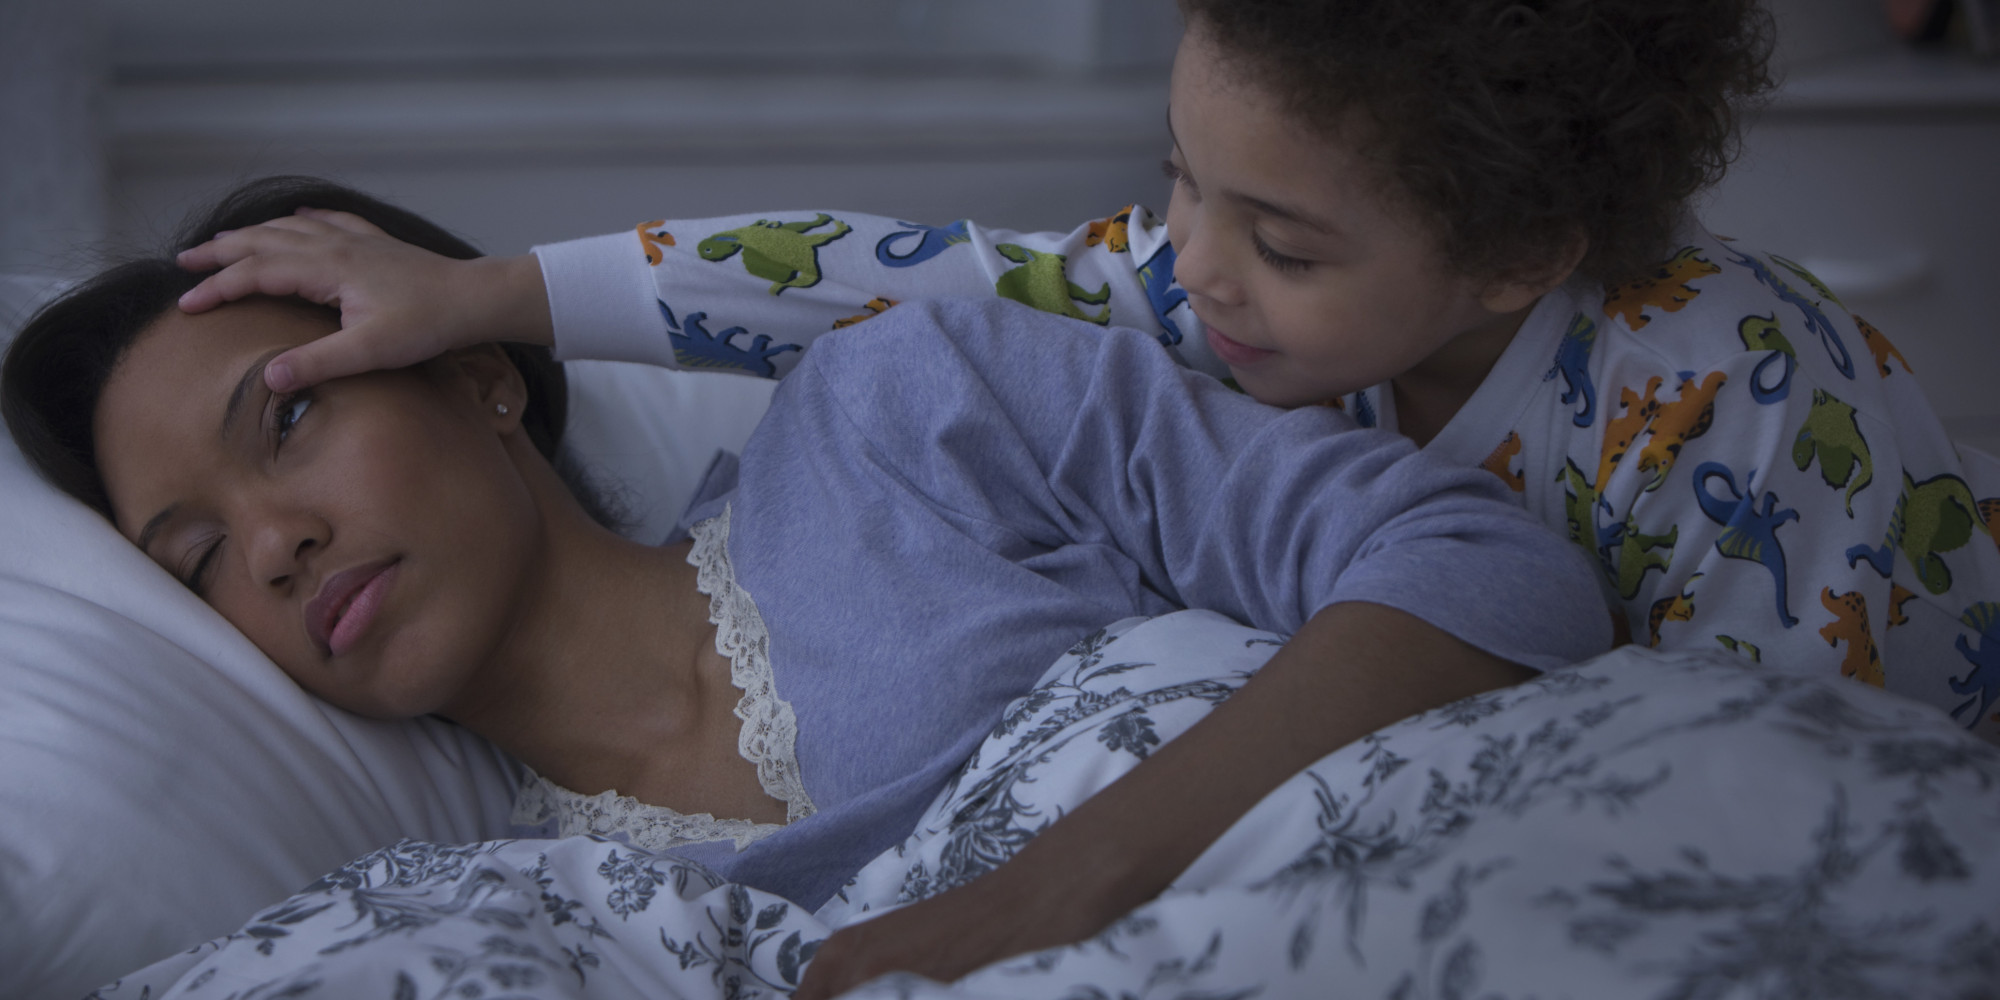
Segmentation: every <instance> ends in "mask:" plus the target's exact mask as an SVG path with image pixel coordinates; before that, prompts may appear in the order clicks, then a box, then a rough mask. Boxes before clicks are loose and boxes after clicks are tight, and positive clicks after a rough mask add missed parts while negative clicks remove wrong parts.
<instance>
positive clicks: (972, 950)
mask: <svg viewBox="0 0 2000 1000" xmlns="http://www.w3.org/2000/svg"><path fill="white" fill-rule="evenodd" d="M1532 676H1534V671H1531V670H1529V669H1528V668H1526V667H1522V666H1518V665H1516V664H1513V663H1509V662H1507V661H1505V660H1502V659H1500V658H1498V657H1495V656H1493V655H1491V654H1489V653H1486V652H1483V651H1481V650H1479V649H1477V648H1475V647H1473V646H1470V645H1468V644H1466V643H1464V642H1462V641H1460V640H1458V639H1456V638H1454V637H1452V636H1451V635H1449V634H1447V633H1446V632H1444V631H1443V630H1441V629H1438V628H1435V627H1433V626H1431V625H1429V624H1427V623H1426V622H1424V621H1423V620H1421V619H1419V618H1416V617H1415V616H1413V615H1409V614H1406V613H1404V612H1402V611H1398V610H1396V609H1394V608H1390V607H1387V606H1384V605H1379V604H1370V603H1364V602H1350V603H1344V604H1335V605H1332V606H1330V607H1327V608H1325V609H1323V610H1322V611H1320V612H1319V613H1318V614H1316V615H1314V616H1313V617H1312V618H1311V619H1310V620H1309V621H1308V622H1307V623H1306V624H1305V626H1304V627H1303V628H1301V629H1300V630H1299V631H1298V633H1297V634H1296V635H1295V636H1293V638H1292V640H1291V642H1289V643H1287V644H1286V645H1285V647H1284V648H1283V649H1281V650H1279V651H1278V653H1277V654H1276V655H1274V656H1273V657H1272V658H1271V660H1270V661H1269V663H1267V664H1266V665H1265V667H1264V668H1263V669H1262V670H1261V671H1259V672H1258V674H1257V675H1256V676H1255V677H1253V678H1252V679H1251V680H1250V681H1249V682H1248V683H1246V684H1245V685H1244V686H1243V688H1242V690H1240V691H1239V692H1238V693H1237V694H1236V695H1235V696H1234V697H1232V698H1231V699H1230V700H1229V701H1227V702H1225V703H1224V704H1223V705H1221V706H1220V707H1218V708H1217V709H1216V710H1215V711H1214V712H1213V713H1212V714H1211V715H1209V717H1208V718H1206V719H1204V720H1203V721H1201V722H1200V723H1198V724H1197V725H1195V726H1194V727H1193V728H1191V729H1189V730H1188V731H1187V732H1186V733H1185V734H1183V735H1182V736H1181V737H1180V738H1179V739H1177V740H1174V741H1172V742H1171V743H1168V744H1167V745H1166V746H1164V747H1162V748H1160V749H1159V750H1158V751H1156V752H1154V753H1153V754H1152V755H1151V756H1150V757H1149V758H1148V759H1147V760H1146V761H1144V762H1143V763H1141V764H1139V765H1138V766H1137V767H1135V768H1134V769H1133V770H1132V771H1130V772H1129V773H1127V774H1126V775H1125V776H1124V777H1122V778H1120V779H1118V780H1117V781H1116V782H1113V783H1112V784H1111V785H1110V786H1108V787H1107V788H1105V789H1104V790H1103V791H1102V792H1099V793H1098V794H1097V795H1095V796H1093V797H1092V798H1091V799H1089V800H1088V801H1086V802H1085V803H1083V804H1082V805H1081V806H1079V807H1078V808H1077V809H1075V810H1074V811H1072V812H1070V813H1069V814H1068V815H1067V816H1065V817H1063V818H1062V819H1061V820H1059V821H1057V822H1056V823H1054V824H1053V825H1051V826H1050V827H1049V829H1048V830H1047V831H1045V832H1044V833H1042V835H1041V836H1039V837H1037V838H1036V839H1035V840H1034V841H1033V842H1032V843H1030V844H1029V845H1028V846H1027V847H1025V848H1023V849H1022V851H1021V853H1020V854H1018V855H1017V856H1016V857H1015V858H1014V860H1012V861H1010V862H1008V863H1007V864H1005V865H1002V866H1001V867H999V868H997V869H995V870H994V871H992V872H990V873H988V874H987V875H985V876H984V877H982V878H979V879H977V880H975V881H973V882H972V883H970V884H968V885H966V886H964V887H962V888H959V889H956V890H953V891H951V892H947V893H945V894H943V895H941V896H938V897H935V898H933V899H930V900H927V901H925V902H922V903H918V904H915V905H913V906H909V907H906V908H904V909H901V910H897V911H894V912H892V913H889V914H886V915H884V916H881V917H878V918H876V919H874V920H871V921H868V922H866V923H862V924H857V925H855V926H852V927H849V928H846V929H844V930H842V931H840V932H839V933H837V934H835V935H833V936H832V937H831V938H829V939H827V942H826V944H825V945H823V946H822V947H821V948H820V950H819V952H818V954H817V955H816V956H815V958H814V960H813V963H812V965H811V967H810V968H809V970H808V971H807V974H806V977H805V980H804V982H803V983H801V985H800V987H799V991H798V993H797V997H798V1000H819V998H823V997H829V996H833V995H834V994H836V993H839V992H841V991H843V990H846V989H848V988H850V987H852V986H855V985H858V984H859V983H862V982H864V981H866V980H868V979H872V978H874V977H876V976H879V975H882V974H884V973H887V972H892V971H897V970H905V971H911V972H916V973H919V974H921V975H924V976H927V977H929V978H932V979H936V980H940V981H947V982H948V981H950V980H953V979H957V978H959V977H960V976H963V975H965V974H967V973H969V972H971V971H973V970H974V969H977V968H980V967H981V966H984V965H987V964H989V963H991V962H994V961H998V960H1000V959H1002V958H1006V957H1008V956H1011V955H1017V954H1021V953H1024V952H1029V951H1037V950H1040V949H1043V948H1050V947H1055V946H1057V945H1063V944H1069V943H1073V942H1076V941H1080V940H1083V939H1084V938H1087V937H1089V936H1091V935H1093V934H1095V933H1097V932H1098V931H1100V930H1102V929H1103V928H1104V927H1105V926H1107V925H1109V924H1110V923H1111V922H1112V921H1114V920H1116V919H1118V918H1119V917H1120V916H1123V915H1124V914H1126V913H1127V912H1130V911H1131V910H1132V909H1133V908H1135V907H1137V906H1139V905H1140V904H1142V903H1144V902H1146V901H1147V900H1149V899H1152V898H1153V897H1154V896H1157V895H1159V893H1160V892H1161V891H1162V890H1164V889H1165V888H1166V887H1167V886H1168V885H1169V884H1171V883H1172V882H1173V880H1174V879H1175V878H1176V877H1177V876H1179V875H1180V873H1181V872H1182V871H1183V870H1185V869H1186V868H1187V866H1188V865H1190V864H1192V863H1193V862H1194V860H1195V859H1196V858H1197V857H1199V856H1200V855H1201V853H1202V851H1204V850H1206V849H1207V848H1208V846H1209V845H1210V844H1212V843H1214V842H1215V840H1216V839H1217V838H1219V837H1220V836H1221V835H1222V834H1223V832H1224V831H1226V830H1227V829H1229V827H1230V826H1231V825H1232V824H1234V823H1235V822H1236V820H1237V819H1239V818H1241V817H1242V816H1243V815H1244V814H1245V813H1247V812H1248V811H1249V810H1250V809H1251V807H1252V806H1255V805H1256V804H1257V802H1258V801H1259V800H1261V799H1262V798H1263V797H1264V796H1265V795H1266V794H1267V793H1269V792H1270V791H1271V790H1272V789H1275V788H1277V787H1278V786H1279V785H1281V784H1283V783H1284V782H1285V781H1286V780H1287V779H1289V778H1290V777H1292V776H1293V775H1294V774H1296V773H1298V772H1299V771H1300V770H1303V769H1304V768H1305V767H1307V766H1308V765H1310V764H1312V763H1313V762H1314V761H1316V760H1318V759H1320V758H1321V757H1324V756H1326V755H1327V754H1328V753H1331V752H1333V751H1334V750H1337V749H1339V748H1340V747H1342V746H1345V745H1347V744H1348V743H1351V742H1353V741H1355V740H1357V739H1360V738H1361V737H1362V736H1365V735H1367V734H1368V733H1371V732H1374V731H1375V730H1377V729H1380V728H1382V727H1383V726H1386V725H1388V724H1390V723H1392V722H1395V721H1396V720H1398V719H1402V718H1405V717H1407V716H1409V715H1413V714H1415V713H1417V712H1420V711H1424V710H1426V709H1430V708H1435V707H1438V706H1440V705H1444V704H1448V703H1450V702H1452V701H1456V700H1458V699H1460V698H1464V697H1468V696H1470V695H1474V694H1478V693H1480V692H1482V691H1490V690H1494V689H1498V688H1502V687H1507V686H1510V685H1513V684H1518V683H1520V682H1522V681H1524V680H1527V679H1528V678H1530V677H1532Z"/></svg>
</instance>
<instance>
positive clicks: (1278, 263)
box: [1250, 232, 1312, 274]
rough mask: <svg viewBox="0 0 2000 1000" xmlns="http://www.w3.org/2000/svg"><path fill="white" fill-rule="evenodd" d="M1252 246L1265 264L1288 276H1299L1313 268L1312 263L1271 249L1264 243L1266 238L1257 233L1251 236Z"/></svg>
mask: <svg viewBox="0 0 2000 1000" xmlns="http://www.w3.org/2000/svg"><path fill="white" fill-rule="evenodd" d="M1250 245H1251V246H1252V247H1254V248H1255V249H1256V251H1257V256H1259V257H1261V258H1263V260H1264V263H1266V264H1269V265H1271V266H1272V267H1274V268H1276V269H1277V270H1279V271H1282V272H1284V273H1286V274H1297V273H1298V272H1300V271H1303V270H1305V269H1306V268H1308V267H1311V266H1312V261H1309V260H1302V259H1300V258H1298V257H1289V256H1286V255H1285V254H1281V253H1279V252H1278V251H1276V250H1273V249H1271V245H1270V244H1269V243H1266V242H1264V238H1263V237H1262V236H1259V235H1257V234H1256V233H1255V232H1252V233H1251V234H1250Z"/></svg>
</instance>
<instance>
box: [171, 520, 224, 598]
mask: <svg viewBox="0 0 2000 1000" xmlns="http://www.w3.org/2000/svg"><path fill="white" fill-rule="evenodd" d="M222 538H223V536H221V535H214V536H212V537H210V538H208V539H205V540H204V541H203V542H202V543H199V544H196V545H193V546H190V547H189V548H188V555H189V556H193V557H195V563H194V567H193V568H192V569H187V570H184V571H183V572H180V573H177V574H175V575H176V576H178V577H180V581H181V585H182V586H185V587H186V588H187V589H189V590H192V591H194V592H195V596H197V597H200V598H203V599H206V598H207V597H208V583H209V576H210V575H211V574H212V572H213V570H214V568H215V557H216V556H217V555H218V554H220V553H221V552H222Z"/></svg>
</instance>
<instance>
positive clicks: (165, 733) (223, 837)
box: [0, 282, 771, 1000]
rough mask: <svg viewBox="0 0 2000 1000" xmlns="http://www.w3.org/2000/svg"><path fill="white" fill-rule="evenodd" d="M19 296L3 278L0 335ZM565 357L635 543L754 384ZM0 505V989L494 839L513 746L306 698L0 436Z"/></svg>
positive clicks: (44, 982)
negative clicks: (341, 877) (382, 865)
mask: <svg viewBox="0 0 2000 1000" xmlns="http://www.w3.org/2000/svg"><path fill="white" fill-rule="evenodd" d="M36 291H37V292H38V293H39V292H45V291H46V289H45V288H43V289H37V290H36ZM21 292H22V289H21V287H20V284H19V283H18V282H15V283H11V284H10V283H7V282H0V347H4V344H5V342H6V340H8V339H9V338H10V337H11V334H12V331H13V329H14V328H15V326H16V325H17V323H18V320H19V318H20V317H22V316H24V315H25V314H26V310H25V309H23V308H21V300H22V299H23V298H26V297H29V296H23V295H22V294H21ZM9 294H11V295H12V296H13V301H12V302H9V301H6V299H5V298H4V297H5V296H7V295H9ZM10 313H11V315H10ZM567 367H568V369H569V377H570V386H571V394H572V395H571V402H572V413H573V417H572V421H571V431H570V434H569V436H568V442H567V445H566V446H567V447H569V448H571V449H572V450H573V451H574V452H575V453H576V454H577V455H578V456H579V457H581V458H582V459H583V460H584V462H585V464H586V466H588V467H592V468H594V469H595V471H596V472H597V473H598V476H599V478H601V479H606V480H609V481H610V482H611V483H612V484H613V486H614V492H616V493H618V494H619V495H621V497H622V499H623V500H624V502H625V504H626V505H627V506H628V507H629V508H630V510H631V513H632V514H633V515H635V518H634V520H635V524H634V526H633V528H632V530H631V531H630V532H629V533H630V534H631V535H632V536H633V537H636V538H640V539H643V540H650V541H657V540H658V539H660V538H662V537H664V536H665V534H666V533H667V531H668V530H669V529H670V528H671V527H672V525H673V523H674V521H675V520H676V519H677V517H678V515H679V513H680V508H681V506H682V505H683V504H685V503H686V501H687V499H688V497H689V496H691V495H692V493H693V490H694V486H695V484H696V481H697V479H698V478H699V476H700V475H701V473H702V471H703V470H704V469H705V468H706V466H707V464H708V462H709V460H710V459H711V457H712V456H713V453H714V451H715V449H716V448H718V447H727V448H732V449H734V448H737V447H740V446H741V444H742V442H743V441H744V439H746V438H747V437H748V436H749V432H750V429H751V427H752V426H754V425H755V423H756V420H757V418H758V416H760V415H761V414H762V412H763V409H764V406H765V404H766V403H767V402H768V400H769V397H770V392H771V386H770V385H769V384H766V383H762V382H761V381H760V380H755V379H748V378H741V377H727V376H718V375H691V374H687V373H681V372H668V371H664V370H658V369H649V368H645V367H643V366H635V365H625V364H617V363H610V362H581V363H573V364H571V365H569V366H567ZM0 511H4V512H5V513H4V514H0V765H3V766H0V996H6V997H16V998H22V1000H42V998H62V1000H72V998H74V997H77V996H80V995H82V994H83V993H85V992H87V991H88V990H91V989H93V988H95V987H97V986H100V985H103V984H104V983H106V982H109V981H111V980H113V979H115V978H117V977H118V976H120V975H122V974H124V973H125V972H128V971H131V970H134V969H137V968H139V967H141V966H144V965H146V964H149V963H151V962H153V961H156V960H158V959H160V958H162V957H165V956H166V955H169V954H172V953H173V952H175V951H177V950H180V949H183V948H188V947H191V946H193V945H196V944H198V943H200V942H202V941H205V940H208V939H209V938H212V937H215V936H216V935H219V934H223V933H227V932H229V931H230V930H232V929H234V928H236V927H238V926H240V925H241V924H242V923H243V922H244V921H245V920H246V919H247V918H248V917H249V916H250V914H251V913H252V912H254V911H255V910H257V909H259V908H261V907H263V906H266V905H269V904H270V903H273V902H276V901H278V900H281V899H283V898H285V897H286V896H288V895H290V894H291V893H294V892H296V891H298V890H299V889H300V888H301V887H303V886H305V885H307V884H309V883H311V882H312V881H313V880H314V879H315V878H317V877H318V876H320V875H321V874H324V873H325V872H327V871H329V870H331V869H333V868H335V867H337V866H339V865H341V864H343V863H345V862H347V861H348V860H350V859H352V858H354V857H356V856H358V855H360V854H363V853H366V852H368V851H371V850H374V849H376V848H379V847H382V846H385V845H387V844H390V843H393V842H394V841H396V840H397V839H399V838H402V837H415V838H420V839H424V840H434V841H447V842H451V841H471V840H482V839H491V838H494V837H501V836H505V835H506V834H507V832H508V830H509V826H508V816H509V813H510V811H511V806H512V797H513V789H514V786H515V784H516V782H517V780H518V766H517V765H515V764H514V763H513V762H511V761H510V760H508V759H507V758H506V757H505V756H504V755H502V754H501V753H500V752H499V751H497V750H496V749H495V748H493V747H492V746H491V745H490V744H488V743H486V742H485V741H484V740H482V739H479V738H478V737H476V736H473V735H472V734H471V733H468V732H466V731H465V730H463V729H460V728H458V727H457V726H454V725H452V724H450V723H447V722H444V721H441V720H436V719H421V720H416V721H413V722H405V723H391V722H379V721H374V720H368V719H363V718H360V717H358V716H354V715H351V714H348V713H346V712H343V711H341V710H339V709H336V708H333V707H331V706H329V705H326V704H323V703H320V702H319V701H317V700H316V699H314V698H312V697H311V696H309V695H307V694H305V693H304V692H303V691H301V690H299V689H298V688H297V687H296V686H295V685H293V684H292V682H291V681H290V679H288V678H287V677H285V675H284V674H283V673H281V672H280V671H279V670H278V669H277V667H276V666H274V665H273V664H272V663H271V662H270V661H269V660H267V659H266V658H265V657H264V656H263V654H261V653H259V652H258V651H257V649H256V648H255V647H254V646H252V645H251V644H250V643H249V641H248V640H246V639H244V638H243V637H242V636H241V635H240V634H238V633H237V632H236V631H235V630H234V629H232V628H231V627H229V625H228V624H227V623H225V622H224V621H223V620H222V618H221V617H220V616H218V615H217V614H216V613H215V612H214V611H212V610H211V609H210V608H209V607H208V606H207V605H205V604H203V603H202V602H201V600H200V599H199V598H197V597H195V596H194V595H193V594H192V593H190V592H189V591H187V590H186V589H185V588H183V587H181V586H180V585H179V584H178V583H176V582H175V581H174V580H173V579H172V578H171V577H170V576H168V575H167V574H166V573H165V572H164V571H162V570H161V569H159V568H158V567H156V566H155V565H153V563H152V562H151V561H150V560H148V559H147V558H146V557H145V556H143V555H142V554H140V553H139V551H138V550H137V549H135V548H133V547H132V546H131V545H130V544H128V543H127V542H126V541H125V540H124V539H123V538H121V537H120V536H119V535H118V534H117V532H116V531H114V530H113V529H112V528H111V526H110V525H108V524H106V523H105V522H104V521H103V519H101V518H99V517H98V516H97V515H95V514H94V513H92V512H91V511H90V510H89V509H87V508H85V507H84V506H83V505H81V504H79V503H77V502H75V501H73V500H71V499H69V498H68V497H66V496H64V495H62V494H61V493H59V492H57V491H56V490H55V489H54V488H53V487H51V486H49V485H48V484H46V483H44V482H43V481H42V480H41V478H40V477H39V476H37V475H36V474H35V473H34V471H33V470H32V469H31V468H30V467H29V466H28V464H27V462H26V460H25V459H24V458H23V457H22V456H21V454H20V452H19V450H18V449H16V448H15V447H14V444H13V441H12V440H11V439H0Z"/></svg>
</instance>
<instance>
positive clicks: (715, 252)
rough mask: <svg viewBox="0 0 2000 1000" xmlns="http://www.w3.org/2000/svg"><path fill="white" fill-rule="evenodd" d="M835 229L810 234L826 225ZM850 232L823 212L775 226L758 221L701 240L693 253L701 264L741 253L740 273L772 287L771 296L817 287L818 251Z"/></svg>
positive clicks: (845, 226) (770, 221)
mask: <svg viewBox="0 0 2000 1000" xmlns="http://www.w3.org/2000/svg"><path fill="white" fill-rule="evenodd" d="M829 222H831V223H833V224H834V227H835V228H834V229H833V231H831V232H826V233H813V232H812V231H813V230H815V229H818V228H819V227H821V226H824V225H826V224H827V223H829ZM850 232H853V229H852V228H851V227H849V226H848V224H847V223H845V222H841V221H838V220H836V219H835V218H834V217H833V216H831V215H828V214H826V213H825V212H821V213H819V217H818V218H816V219H813V220H812V221H810V222H808V221H804V220H801V221H798V222H778V221H776V220H771V219H758V220H757V221H756V222H753V223H751V224H750V225H747V226H744V227H742V228H740V229H731V230H729V231H727V232H722V233H716V234H715V235H714V236H711V237H709V238H708V239H705V240H702V241H701V243H700V244H699V245H697V246H696V247H695V250H696V251H697V252H699V253H700V254H701V259H702V260H728V259H729V258H731V257H733V256H735V255H736V252H737V251H739V250H741V251H742V252H743V269H744V270H746V271H749V272H750V273H751V274H754V275H756V276H757V277H759V278H763V279H765V280H766V281H769V282H770V283H771V294H772V295H776V294H778V293H779V292H782V291H784V290H785V289H787V288H810V287H812V286H814V285H817V284H819V248H820V247H823V246H825V245H827V244H828V243H832V242H833V241H834V240H837V239H839V238H841V237H842V236H846V235H847V234H848V233H850Z"/></svg>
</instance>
